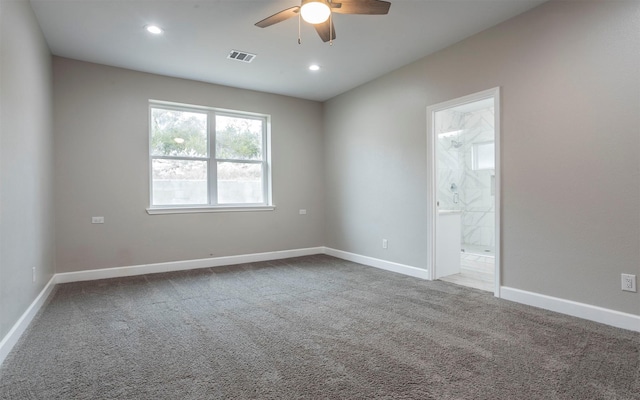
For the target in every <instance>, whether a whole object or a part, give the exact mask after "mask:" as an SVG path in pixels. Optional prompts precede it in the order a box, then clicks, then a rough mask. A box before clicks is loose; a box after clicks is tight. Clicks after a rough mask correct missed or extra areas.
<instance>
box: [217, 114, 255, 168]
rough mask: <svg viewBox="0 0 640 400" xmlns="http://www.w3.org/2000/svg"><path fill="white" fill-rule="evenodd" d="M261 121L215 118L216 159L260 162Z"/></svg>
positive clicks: (222, 116) (218, 116) (224, 116)
mask: <svg viewBox="0 0 640 400" xmlns="http://www.w3.org/2000/svg"><path fill="white" fill-rule="evenodd" d="M262 123H263V121H262V120H261V119H250V118H240V117H229V116H226V115H217V116H216V158H219V159H220V158H222V159H227V160H262Z"/></svg>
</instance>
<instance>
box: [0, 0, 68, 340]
mask: <svg viewBox="0 0 640 400" xmlns="http://www.w3.org/2000/svg"><path fill="white" fill-rule="evenodd" d="M0 27H1V28H0V38H1V39H0V60H1V61H0V88H1V90H0V338H2V337H4V335H5V334H6V333H7V332H8V331H9V329H11V327H12V326H13V324H14V323H15V322H16V321H17V320H18V318H19V317H20V315H22V313H23V312H24V311H25V310H26V309H27V307H28V306H29V304H30V303H31V302H32V301H33V300H34V299H35V298H36V296H37V295H38V293H39V292H40V291H41V290H42V288H43V287H44V285H45V284H46V283H47V282H48V281H49V279H50V278H51V276H52V275H53V273H54V269H55V265H54V248H53V244H54V241H53V187H52V178H53V173H52V171H53V145H52V136H53V131H52V128H51V118H52V111H51V108H52V106H51V90H52V89H51V54H50V52H49V49H48V47H47V45H46V44H45V42H44V39H43V36H42V33H41V32H40V28H39V27H38V25H37V22H36V19H35V16H34V15H33V11H32V10H31V6H30V5H29V3H28V2H27V1H22V0H21V1H5V0H2V1H0ZM33 267H35V268H36V282H35V283H33V282H32V268H33Z"/></svg>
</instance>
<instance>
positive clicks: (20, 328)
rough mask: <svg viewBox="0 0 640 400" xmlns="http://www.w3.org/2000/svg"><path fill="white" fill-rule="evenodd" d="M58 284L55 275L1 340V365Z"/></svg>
mask: <svg viewBox="0 0 640 400" xmlns="http://www.w3.org/2000/svg"><path fill="white" fill-rule="evenodd" d="M55 286H56V277H55V275H54V276H53V277H51V279H49V282H47V284H46V285H45V287H44V288H43V289H42V291H41V292H40V294H39V295H38V297H36V299H35V300H34V301H33V302H32V303H31V305H30V306H29V308H27V310H26V311H25V312H24V313H23V314H22V316H20V318H19V319H18V321H17V322H16V323H15V324H14V325H13V327H12V328H11V330H10V331H9V332H8V333H7V334H6V335H5V336H4V338H3V339H2V341H1V342H0V365H2V363H3V362H4V359H5V358H7V356H8V355H9V353H10V352H11V349H13V346H15V344H16V343H18V340H20V336H22V334H23V333H24V331H25V330H27V327H28V326H29V324H30V323H31V321H33V318H34V317H35V316H36V314H37V313H38V311H40V308H42V306H43V305H44V303H45V302H46V301H47V299H48V298H49V295H50V294H51V292H52V291H53V288H55Z"/></svg>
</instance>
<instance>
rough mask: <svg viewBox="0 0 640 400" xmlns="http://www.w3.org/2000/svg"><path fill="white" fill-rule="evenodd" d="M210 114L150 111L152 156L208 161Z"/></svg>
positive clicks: (158, 109)
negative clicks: (197, 158) (206, 159)
mask: <svg viewBox="0 0 640 400" xmlns="http://www.w3.org/2000/svg"><path fill="white" fill-rule="evenodd" d="M207 154H208V152H207V114H205V113H198V112H188V111H176V110H164V109H162V108H152V109H151V155H154V156H177V157H206V156H207Z"/></svg>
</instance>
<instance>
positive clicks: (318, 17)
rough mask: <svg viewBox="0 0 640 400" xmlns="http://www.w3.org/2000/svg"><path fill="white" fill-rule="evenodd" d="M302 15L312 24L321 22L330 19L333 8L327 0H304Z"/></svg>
mask: <svg viewBox="0 0 640 400" xmlns="http://www.w3.org/2000/svg"><path fill="white" fill-rule="evenodd" d="M300 15H302V19H303V20H305V21H306V22H308V23H310V24H321V23H323V22H325V21H326V20H327V19H329V15H331V9H330V8H329V5H328V4H327V1H326V0H303V1H302V7H300Z"/></svg>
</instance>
